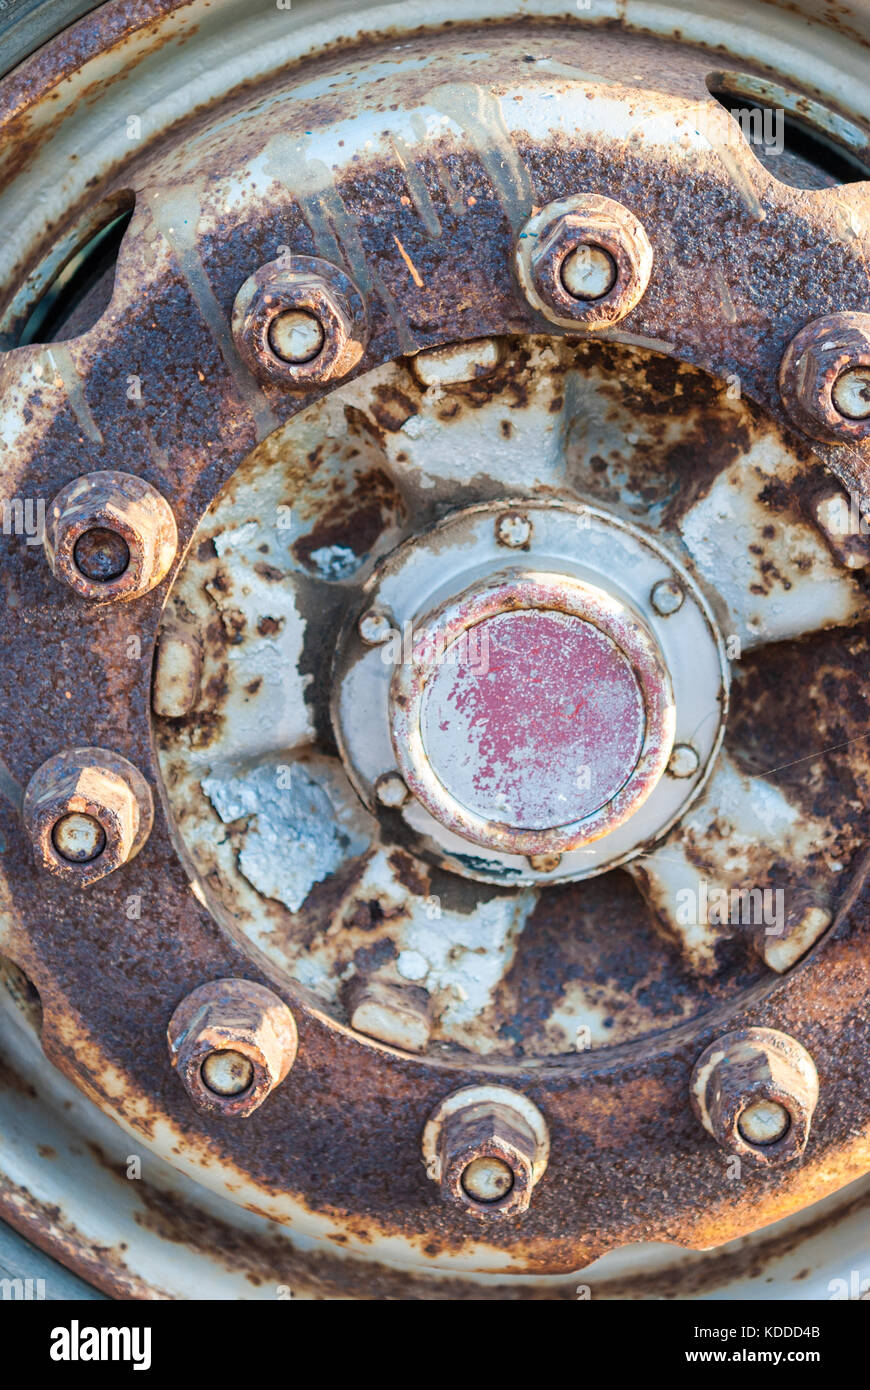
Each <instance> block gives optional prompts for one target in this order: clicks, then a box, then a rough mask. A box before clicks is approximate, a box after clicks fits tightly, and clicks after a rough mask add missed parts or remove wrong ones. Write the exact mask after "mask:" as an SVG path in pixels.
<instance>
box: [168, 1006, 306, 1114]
mask: <svg viewBox="0 0 870 1390" xmlns="http://www.w3.org/2000/svg"><path fill="white" fill-rule="evenodd" d="M167 1039H168V1042H169V1056H170V1060H171V1062H172V1065H173V1066H174V1067H175V1068H176V1069H177V1071H178V1074H179V1076H180V1077H181V1080H182V1082H183V1083H184V1086H185V1088H186V1090H187V1093H188V1095H189V1096H190V1098H191V1100H192V1101H193V1103H194V1105H196V1107H197V1108H198V1109H199V1110H204V1111H208V1112H210V1113H212V1114H217V1115H223V1116H226V1117H228V1118H232V1117H235V1116H239V1117H244V1116H246V1115H251V1114H253V1112H254V1111H255V1110H256V1109H257V1108H258V1107H259V1106H261V1105H262V1104H263V1101H264V1100H265V1099H266V1097H267V1096H268V1095H269V1094H270V1092H271V1091H273V1090H274V1089H275V1087H276V1086H279V1085H280V1084H281V1082H282V1081H283V1080H284V1078H285V1076H286V1075H287V1073H288V1072H289V1070H290V1068H291V1067H292V1065H293V1063H294V1061H295V1059H296V1049H297V1046H298V1036H297V1032H296V1023H295V1020H294V1018H293V1015H292V1013H291V1012H290V1010H289V1009H288V1007H287V1005H286V1004H285V1003H284V1001H283V1000H282V999H279V997H278V995H277V994H273V992H272V990H270V989H267V988H266V987H265V986H264V985H258V984H254V983H252V982H251V981H250V980H234V979H229V980H214V981H212V982H211V983H210V984H205V985H200V986H199V988H198V989H195V990H194V991H193V993H192V994H189V995H188V996H187V998H186V999H183V1000H182V1001H181V1003H180V1004H179V1006H178V1008H177V1009H176V1010H175V1013H174V1014H173V1015H172V1018H171V1019H170V1021H169V1028H168V1030H167Z"/></svg>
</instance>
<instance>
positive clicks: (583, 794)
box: [390, 569, 675, 854]
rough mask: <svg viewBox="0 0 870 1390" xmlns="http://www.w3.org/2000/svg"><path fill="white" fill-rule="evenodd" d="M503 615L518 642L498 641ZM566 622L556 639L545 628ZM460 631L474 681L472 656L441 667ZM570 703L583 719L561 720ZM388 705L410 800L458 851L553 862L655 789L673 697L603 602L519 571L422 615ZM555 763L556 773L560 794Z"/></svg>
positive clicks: (653, 656) (630, 619)
mask: <svg viewBox="0 0 870 1390" xmlns="http://www.w3.org/2000/svg"><path fill="white" fill-rule="evenodd" d="M511 614H513V615H517V616H515V617H514V618H513V622H514V624H516V622H517V621H519V622H521V623H522V624H523V625H524V627H525V628H526V629H528V630H526V631H524V632H523V633H522V634H520V635H518V634H517V633H516V628H515V627H514V628H513V629H512V630H511V631H509V632H506V631H505V629H504V622H505V620H506V619H508V617H509V615H511ZM566 617H567V618H569V619H570V620H573V624H574V627H573V628H572V629H571V630H570V631H568V632H566V631H565V629H564V626H561V627H560V626H557V624H558V622H559V620H560V619H561V621H562V622H563V623H564V619H565V618H566ZM548 625H549V626H548ZM576 628H579V629H580V632H579V634H578V633H577V632H576V630H575V629H576ZM472 629H473V630H474V632H475V636H476V637H477V638H478V639H480V640H483V641H484V642H485V643H486V646H487V660H486V666H485V670H484V671H482V672H481V671H480V669H479V668H480V666H481V661H480V654H479V653H478V654H477V657H476V660H475V653H471V656H470V659H469V660H467V661H466V662H465V663H464V665H463V666H460V667H459V669H456V668H455V667H453V666H451V665H450V653H451V651H453V650H454V649H455V645H456V644H459V643H461V642H462V640H463V638H464V637H466V636H467V634H468V633H469V631H470V630H472ZM552 629H555V630H552ZM548 637H549V651H548V650H547V640H548ZM572 638H573V639H574V648H575V650H574V651H573V653H572ZM572 658H573V665H572ZM560 662H561V664H562V670H563V673H564V674H565V676H566V684H565V685H564V686H563V687H561V689H558V688H557V689H555V690H554V685H553V681H554V679H555V680H558V676H557V677H555V678H554V677H552V676H550V677H549V692H548V697H544V698H542V693H541V692H540V691H539V690H537V689H535V686H536V685H537V686H540V685H543V684H544V683H546V682H547V681H548V668H549V667H552V666H555V665H558V664H559V663H560ZM566 663H567V668H566ZM476 667H477V671H475V668H476ZM500 671H504V674H503V676H502V677H501V679H500V680H498V682H497V683H494V682H493V679H492V678H493V676H496V675H497V674H498V673H499V672H500ZM469 682H471V684H470V686H469ZM445 685H446V687H447V688H446V690H443V689H442V687H444V686H445ZM581 691H587V692H589V693H587V694H586V696H585V701H586V702H587V703H591V704H592V708H591V710H590V711H589V714H588V715H587V716H585V717H584V718H583V719H579V720H578V719H577V718H576V717H573V718H570V720H569V716H570V714H571V706H569V705H568V703H567V702H568V701H569V700H570V701H571V702H572V705H574V706H576V705H577V704H578V703H579V702H581V701H583V700H584V696H583V695H581V694H580V692H581ZM572 692H573V699H572ZM592 692H594V694H593V693H592ZM390 705H391V720H390V722H391V732H392V737H393V746H394V748H395V751H396V756H397V758H398V761H399V766H400V768H401V770H402V773H403V775H404V778H405V781H406V782H407V784H408V786H409V787H410V788H411V790H412V791H413V792H414V794H415V795H416V796H417V797H418V798H419V799H420V801H422V803H423V804H424V805H425V806H426V807H427V809H428V810H429V811H431V813H432V814H433V815H434V816H435V818H436V819H437V820H440V821H442V822H443V823H444V824H446V825H447V826H448V828H450V829H452V830H454V831H455V832H456V833H457V834H459V835H461V836H462V837H463V838H464V839H468V840H471V841H472V842H473V843H474V844H478V845H486V846H488V847H490V848H495V849H501V850H507V851H509V852H514V853H517V852H519V853H523V854H553V853H555V854H561V853H562V852H564V851H565V850H570V849H576V848H577V847H578V846H579V845H581V844H585V843H587V842H588V841H590V840H594V839H598V838H599V837H600V836H602V835H605V834H607V832H608V831H610V830H613V829H615V828H616V827H617V826H618V825H621V824H622V823H623V822H625V821H626V820H628V818H629V817H630V816H632V815H633V814H634V812H635V811H636V810H637V809H638V807H639V806H640V805H641V804H642V803H643V802H644V801H645V800H646V798H647V797H648V796H649V794H650V792H651V791H652V790H653V788H654V787H655V785H656V783H657V782H658V781H659V778H660V777H661V775H662V773H663V772H664V769H665V766H666V765H667V761H668V758H669V757H670V752H671V747H672V745H673V738H674V722H675V719H674V704H673V691H672V689H671V683H670V678H669V676H668V672H667V668H666V666H665V664H664V660H663V658H662V655H661V651H660V649H659V648H658V645H657V643H656V641H655V638H654V637H653V636H652V634H651V633H650V632H649V631H648V630H647V629H646V628H645V627H644V626H643V625H642V624H641V622H640V621H639V620H638V619H637V618H636V617H635V616H634V614H630V613H629V612H628V610H627V609H626V608H625V606H624V605H623V604H621V603H620V602H619V601H618V599H616V598H615V597H613V596H612V595H610V594H608V593H606V592H604V591H603V590H600V589H596V588H593V587H592V586H591V585H589V584H584V583H582V582H581V581H579V580H576V579H572V578H571V577H570V576H567V575H558V574H546V573H541V572H534V571H528V570H524V569H517V570H516V571H510V570H508V571H506V572H505V573H504V574H503V575H502V576H500V577H498V578H496V579H495V580H490V581H487V582H485V583H483V584H480V585H478V586H475V587H473V588H471V589H469V590H466V591H465V592H464V593H462V594H459V595H456V596H454V597H452V598H451V599H450V600H448V602H447V603H446V604H444V605H443V606H442V607H441V608H440V609H439V610H438V611H437V612H435V613H434V614H429V615H421V619H420V622H419V623H418V624H415V632H414V638H413V646H412V650H411V653H410V660H405V661H402V662H401V663H400V664H399V665H397V667H396V669H395V673H394V675H393V679H392V688H391V693H390ZM528 722H531V723H532V726H533V727H532V730H531V736H530V734H529V733H527V732H524V725H526V724H527V723H528ZM475 735H477V738H475ZM560 735H561V741H560ZM614 736H615V745H616V751H615V753H614ZM478 739H479V742H478V741H477V740H478ZM469 763H470V768H469V770H468V771H466V764H469ZM553 763H555V764H556V768H559V767H560V766H561V767H564V768H565V775H564V782H565V785H564V786H563V784H562V781H560V778H559V773H558V771H557V770H556V769H553V770H552V771H551V768H552V764H553ZM584 766H585V770H586V771H587V772H588V774H589V775H588V779H587V778H585V777H584V778H582V785H581V786H578V780H579V779H580V773H581V771H582V770H583V767H584ZM524 784H525V785H524ZM542 784H545V785H543V786H542ZM569 798H570V799H569Z"/></svg>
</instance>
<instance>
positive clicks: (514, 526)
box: [495, 512, 532, 550]
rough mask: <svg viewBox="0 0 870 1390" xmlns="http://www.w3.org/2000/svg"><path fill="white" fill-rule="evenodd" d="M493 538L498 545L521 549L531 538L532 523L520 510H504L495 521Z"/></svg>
mask: <svg viewBox="0 0 870 1390" xmlns="http://www.w3.org/2000/svg"><path fill="white" fill-rule="evenodd" d="M495 538H496V540H497V541H498V543H499V545H505V546H508V547H510V548H511V549H512V550H521V549H522V547H523V546H524V545H528V543H529V541H530V540H531V538H532V523H531V522H530V521H529V518H528V517H527V516H523V514H522V512H506V513H505V515H504V516H500V517H499V519H498V521H497V522H496V523H495Z"/></svg>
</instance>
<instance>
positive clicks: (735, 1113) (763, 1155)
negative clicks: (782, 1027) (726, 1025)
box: [691, 1028, 819, 1167]
mask: <svg viewBox="0 0 870 1390" xmlns="http://www.w3.org/2000/svg"><path fill="white" fill-rule="evenodd" d="M818 1096H819V1078H818V1074H817V1072H816V1067H815V1063H814V1062H813V1059H812V1057H811V1056H810V1054H809V1053H808V1052H807V1050H806V1048H805V1047H802V1046H801V1044H800V1043H799V1042H797V1041H796V1040H795V1039H794V1038H791V1037H789V1036H788V1034H786V1033H779V1032H776V1031H775V1030H774V1029H772V1028H745V1029H742V1030H740V1031H738V1032H734V1033H726V1034H725V1035H724V1037H721V1038H718V1039H717V1040H716V1041H715V1042H714V1043H712V1044H711V1046H710V1047H708V1048H707V1050H706V1051H705V1052H704V1053H703V1054H702V1055H701V1056H700V1057H699V1058H698V1061H697V1062H696V1064H695V1069H694V1071H693V1073H692V1083H691V1100H692V1106H693V1108H694V1110H695V1113H696V1115H697V1116H698V1118H699V1120H700V1121H701V1123H702V1125H703V1126H704V1128H705V1129H706V1131H707V1133H708V1134H711V1135H712V1136H713V1138H714V1139H715V1140H716V1142H717V1144H719V1145H721V1147H722V1148H723V1149H725V1150H726V1151H727V1152H728V1153H729V1154H736V1155H737V1156H738V1157H740V1158H747V1159H749V1160H750V1161H751V1162H753V1163H759V1164H763V1165H765V1166H768V1167H773V1166H776V1165H779V1164H782V1163H791V1162H793V1161H794V1160H795V1159H797V1158H799V1157H800V1155H801V1154H802V1153H803V1151H804V1149H805V1148H806V1144H807V1140H808V1138H809V1133H810V1125H811V1122H812V1117H813V1111H814V1110H815V1107H816V1102H817V1100H818Z"/></svg>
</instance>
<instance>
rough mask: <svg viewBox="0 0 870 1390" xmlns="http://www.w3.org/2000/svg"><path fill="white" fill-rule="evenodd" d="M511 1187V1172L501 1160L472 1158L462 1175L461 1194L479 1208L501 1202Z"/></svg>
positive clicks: (508, 1165) (512, 1182) (486, 1157)
mask: <svg viewBox="0 0 870 1390" xmlns="http://www.w3.org/2000/svg"><path fill="white" fill-rule="evenodd" d="M513 1185H514V1174H513V1170H512V1168H511V1166H510V1164H508V1163H505V1161H504V1159H503V1158H495V1157H490V1156H488V1155H487V1156H485V1157H483V1158H474V1159H472V1160H471V1162H470V1163H469V1165H468V1167H467V1168H466V1169H465V1171H464V1173H463V1174H462V1190H463V1192H464V1193H465V1195H466V1197H468V1198H469V1199H470V1200H471V1201H472V1202H476V1203H479V1204H480V1205H481V1206H491V1205H492V1203H493V1202H501V1201H503V1200H504V1198H505V1197H506V1196H507V1195H508V1193H509V1192H510V1191H511V1189H512V1187H513Z"/></svg>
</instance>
